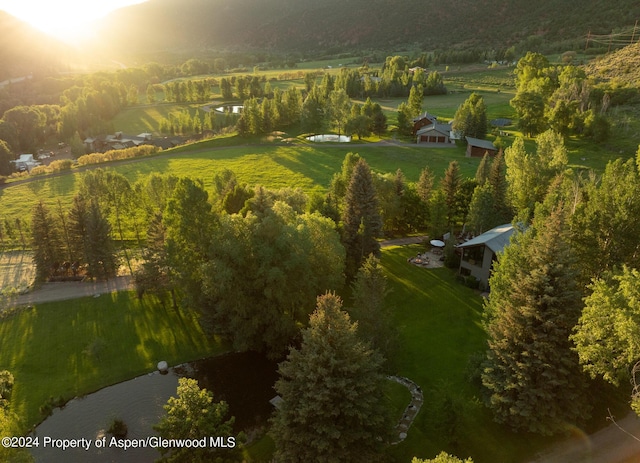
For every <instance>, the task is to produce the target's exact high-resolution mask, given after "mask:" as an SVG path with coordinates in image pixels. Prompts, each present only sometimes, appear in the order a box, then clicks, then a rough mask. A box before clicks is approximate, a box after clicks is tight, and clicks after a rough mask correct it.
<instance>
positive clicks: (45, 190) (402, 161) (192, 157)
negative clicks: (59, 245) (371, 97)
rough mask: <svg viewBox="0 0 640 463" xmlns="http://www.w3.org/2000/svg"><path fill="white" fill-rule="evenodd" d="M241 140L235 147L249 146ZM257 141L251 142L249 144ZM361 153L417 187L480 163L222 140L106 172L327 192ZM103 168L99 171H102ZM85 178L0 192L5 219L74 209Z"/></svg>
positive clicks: (433, 155)
mask: <svg viewBox="0 0 640 463" xmlns="http://www.w3.org/2000/svg"><path fill="white" fill-rule="evenodd" d="M243 141H245V142H246V140H242V139H240V138H238V137H236V138H235V141H225V143H229V144H233V143H235V142H243ZM249 142H251V140H249ZM350 151H351V152H355V153H359V154H360V155H361V156H362V157H364V158H365V159H366V160H367V162H368V163H369V165H370V166H371V168H372V169H373V170H374V171H376V172H380V173H386V172H395V171H396V170H397V169H398V168H400V169H402V171H403V172H404V173H405V175H406V177H407V179H408V180H409V181H411V182H415V181H417V180H418V178H419V176H420V171H421V170H422V169H423V168H424V167H426V166H429V167H430V168H431V169H432V170H433V172H435V174H436V176H438V177H441V176H442V175H443V173H444V171H445V169H446V168H447V166H448V165H449V162H450V161H451V160H453V159H456V160H457V161H458V162H459V163H460V167H461V171H462V174H463V175H465V176H473V175H474V174H475V171H476V169H477V166H478V163H479V159H476V158H474V159H471V158H466V157H465V156H464V148H462V147H457V148H438V149H433V148H431V149H425V148H424V147H419V146H416V145H398V146H380V145H377V144H371V143H369V144H357V142H354V143H352V144H351V145H350V144H340V145H336V144H334V145H321V144H318V145H316V144H312V143H300V144H294V145H274V144H264V145H251V146H225V147H220V146H218V141H217V140H212V141H207V142H202V143H197V144H194V145H190V146H188V147H182V148H178V149H176V150H170V151H167V152H164V153H162V154H160V155H157V156H152V157H148V158H145V159H137V160H135V161H124V162H117V163H112V164H106V165H103V166H102V167H104V168H108V169H114V170H116V171H117V172H120V173H122V174H123V175H124V176H125V177H127V179H128V180H129V181H130V182H131V183H133V182H135V181H137V180H140V179H142V178H144V177H145V176H147V175H149V174H150V173H152V172H160V173H164V174H174V175H178V176H188V177H194V178H199V179H202V180H203V181H204V185H205V187H206V188H207V189H209V190H210V189H211V186H212V184H213V177H214V175H215V174H216V173H218V172H220V171H221V170H222V169H225V168H226V169H231V170H233V171H234V172H235V173H236V175H237V177H238V179H239V180H240V181H241V182H244V183H247V184H249V185H251V186H253V185H257V184H260V185H263V186H265V187H268V188H274V189H277V188H284V187H292V188H296V187H299V188H302V189H303V190H304V191H305V192H307V193H310V192H312V191H324V190H325V189H326V188H327V187H328V186H329V183H330V181H331V177H332V176H333V174H334V173H335V172H338V171H339V170H340V168H341V165H342V161H343V160H344V157H345V155H346V154H347V153H348V152H350ZM97 167H99V166H97ZM81 175H82V174H81V173H78V172H74V171H71V172H69V173H65V174H64V175H61V176H57V177H42V178H37V179H36V180H34V181H32V182H29V183H26V184H22V185H15V186H7V187H5V188H4V189H0V218H9V219H15V218H16V217H22V218H25V211H27V217H26V218H27V219H29V218H30V214H31V210H32V208H33V206H34V205H35V204H36V203H37V202H38V201H40V200H42V201H43V202H44V203H45V204H47V205H48V206H49V207H50V209H51V210H57V207H58V206H57V204H58V200H59V201H60V203H61V204H62V207H63V209H66V208H68V206H69V205H70V204H71V199H72V198H73V195H74V194H75V193H76V192H77V189H78V186H79V183H80V181H81V179H80V176H81Z"/></svg>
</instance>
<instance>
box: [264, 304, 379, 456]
mask: <svg viewBox="0 0 640 463" xmlns="http://www.w3.org/2000/svg"><path fill="white" fill-rule="evenodd" d="M341 306H342V301H341V300H340V298H339V297H338V296H336V295H334V294H326V295H324V296H321V297H319V298H318V306H317V309H316V311H315V312H314V313H313V314H312V315H311V320H310V324H309V328H307V329H306V330H304V331H303V332H302V344H301V346H300V348H299V349H292V350H291V353H290V354H289V356H288V357H287V360H286V361H284V362H283V363H281V364H280V367H279V372H280V376H281V377H280V379H279V380H278V381H277V382H276V386H275V389H276V391H277V392H278V394H279V395H280V396H281V397H282V402H281V405H280V408H279V409H278V411H277V413H276V416H275V418H274V422H273V427H272V431H271V432H272V435H273V438H274V440H275V442H276V454H275V461H278V462H300V461H313V462H317V463H323V462H327V463H328V462H338V461H340V462H343V461H344V462H353V463H355V462H372V461H379V460H381V459H382V448H381V447H382V445H383V442H385V441H386V439H387V437H388V436H389V430H390V426H389V419H388V414H387V412H386V409H385V408H384V407H385V406H384V401H381V400H380V397H382V396H383V395H384V393H383V382H384V381H385V379H384V376H383V375H382V373H381V362H382V359H381V358H380V356H379V355H378V354H377V353H376V352H375V351H373V350H371V348H370V347H369V346H368V345H367V344H365V343H363V342H362V341H361V340H360V338H359V337H358V335H357V332H356V328H357V325H356V324H354V323H351V321H350V319H349V315H348V314H347V313H346V312H343V311H342V310H341Z"/></svg>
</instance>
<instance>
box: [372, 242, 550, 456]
mask: <svg viewBox="0 0 640 463" xmlns="http://www.w3.org/2000/svg"><path fill="white" fill-rule="evenodd" d="M422 249H424V247H423V246H420V245H412V246H405V247H395V248H387V249H385V250H384V251H383V254H382V264H383V266H384V268H385V270H386V273H387V277H388V278H389V283H390V289H391V293H390V295H389V303H390V304H391V306H392V307H394V308H395V322H396V325H397V327H398V329H399V331H400V352H399V354H398V359H397V362H396V363H397V369H398V374H400V375H402V376H406V377H408V378H410V379H411V380H413V381H415V382H416V383H417V384H419V385H420V386H421V388H422V390H423V394H424V397H425V403H424V405H423V407H422V409H421V411H420V413H419V414H418V416H417V418H416V421H415V422H414V424H413V426H412V427H411V429H410V430H409V433H408V437H407V439H406V440H405V441H404V442H403V443H401V444H399V445H397V446H394V447H393V448H392V449H391V453H392V455H393V456H394V458H395V460H396V461H400V462H408V461H411V458H412V457H413V456H418V457H420V458H433V457H434V456H435V455H436V454H437V453H439V452H440V451H441V450H446V451H448V452H450V453H453V454H456V455H458V456H459V457H465V458H466V457H468V456H472V457H473V459H474V462H475V463H490V462H496V461H499V462H502V463H509V462H514V463H515V462H520V461H522V460H523V459H524V457H526V456H527V455H530V454H532V453H534V452H535V451H536V450H539V449H540V446H542V445H544V444H546V443H548V442H550V441H549V440H548V439H543V438H540V437H537V436H531V435H525V434H517V435H516V434H513V433H511V432H510V431H509V430H507V429H505V428H504V427H502V426H498V425H497V424H495V423H494V422H493V421H492V417H491V414H490V412H489V411H488V410H487V409H486V408H485V407H484V405H483V404H482V401H481V399H480V392H479V389H478V386H477V385H475V384H473V383H472V382H471V381H470V380H469V379H468V376H469V367H468V362H469V357H470V355H472V354H474V353H476V352H479V351H483V350H484V349H485V348H486V343H485V339H486V338H485V333H484V330H483V328H482V326H481V313H482V298H481V297H480V295H479V294H477V293H476V292H474V291H472V290H470V289H468V288H466V287H464V286H462V285H460V284H459V283H458V282H456V281H455V277H454V273H453V272H451V271H450V270H448V269H444V268H443V269H432V270H428V269H423V268H419V267H416V266H413V265H410V264H408V263H407V258H408V257H411V256H415V255H416V253H418V252H419V251H421V250H422Z"/></svg>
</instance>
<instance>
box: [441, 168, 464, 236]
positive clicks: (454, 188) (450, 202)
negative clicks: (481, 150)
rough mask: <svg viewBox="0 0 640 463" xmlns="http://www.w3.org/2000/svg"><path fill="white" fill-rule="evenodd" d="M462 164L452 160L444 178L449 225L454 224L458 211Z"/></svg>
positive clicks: (443, 185)
mask: <svg viewBox="0 0 640 463" xmlns="http://www.w3.org/2000/svg"><path fill="white" fill-rule="evenodd" d="M460 184H461V178H460V165H459V164H458V161H451V162H450V163H449V167H447V170H445V172H444V177H443V178H442V191H443V192H444V196H445V202H446V204H447V220H448V221H449V226H450V227H451V226H453V225H454V222H455V220H456V216H457V212H458V201H457V196H458V190H459V189H460Z"/></svg>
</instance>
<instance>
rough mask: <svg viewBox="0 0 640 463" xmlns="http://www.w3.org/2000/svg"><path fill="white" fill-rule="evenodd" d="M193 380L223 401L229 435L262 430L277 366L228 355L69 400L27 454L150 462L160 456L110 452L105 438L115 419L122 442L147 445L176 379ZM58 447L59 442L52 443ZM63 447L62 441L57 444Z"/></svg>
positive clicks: (43, 458) (67, 461)
mask: <svg viewBox="0 0 640 463" xmlns="http://www.w3.org/2000/svg"><path fill="white" fill-rule="evenodd" d="M184 376H186V377H190V378H196V379H197V380H198V383H199V385H200V387H203V388H206V389H208V390H210V391H212V392H213V395H214V401H215V402H219V401H220V400H225V401H226V402H227V403H228V404H229V409H230V415H233V416H235V417H236V421H235V426H234V432H235V433H238V432H239V431H241V430H245V431H251V430H255V429H257V428H260V427H262V426H264V425H265V424H266V423H267V420H268V419H269V417H270V416H271V412H272V411H273V407H272V405H271V404H270V403H269V400H270V399H272V398H273V397H274V396H275V392H274V390H273V385H274V383H275V381H276V379H277V363H275V362H271V361H268V360H267V359H266V358H264V357H263V356H262V355H260V354H257V353H254V352H243V353H233V354H226V355H221V356H216V357H212V358H209V359H204V360H199V361H196V362H191V363H188V364H184V365H180V366H178V367H174V368H171V369H170V370H169V373H168V374H166V375H162V374H160V373H159V372H154V373H150V374H147V375H144V376H140V377H138V378H134V379H132V380H129V381H125V382H123V383H119V384H116V385H113V386H109V387H106V388H104V389H101V390H99V391H97V392H94V393H92V394H89V395H87V396H85V397H82V398H77V399H73V400H71V401H70V402H69V403H67V405H66V406H65V407H64V408H62V409H56V410H55V411H54V412H53V414H52V415H51V416H50V417H49V418H47V419H46V420H45V421H44V422H42V424H40V425H39V426H38V427H37V428H36V430H35V432H34V434H33V436H37V437H38V438H39V443H40V446H39V447H37V448H33V449H32V451H31V453H32V455H33V456H34V458H35V461H36V462H43V463H44V462H47V463H49V462H51V463H57V462H60V463H62V462H64V463H74V462H86V461H91V462H105V463H106V462H118V463H120V462H123V463H128V462H136V463H146V462H149V463H151V462H154V461H155V460H156V459H158V458H159V457H160V453H159V452H158V451H157V450H155V449H154V448H129V449H127V450H126V451H125V450H124V449H122V448H117V447H109V446H108V445H109V442H110V438H111V436H109V435H106V434H105V430H106V429H107V428H108V427H109V425H110V423H111V421H112V420H113V419H114V418H118V419H121V420H123V421H124V422H125V423H126V424H127V426H128V434H127V439H146V438H148V437H149V436H153V435H156V433H155V432H154V431H153V425H155V424H156V423H157V422H158V421H159V420H160V418H161V416H162V415H163V414H164V409H163V405H164V404H166V402H167V400H168V399H169V397H171V396H175V395H176V388H177V386H178V378H180V377H184ZM105 435H106V437H107V439H106V442H107V447H106V448H96V445H95V444H96V441H97V440H99V439H101V438H102V437H103V436H105ZM45 438H51V439H69V440H73V441H75V442H78V443H80V444H82V442H81V439H85V440H86V441H88V442H89V450H85V449H84V448H67V449H66V450H62V449H60V448H55V447H53V446H52V445H53V442H52V441H49V445H47V446H46V447H45V446H44V445H43V442H44V439H45ZM56 443H58V442H56ZM59 443H60V444H62V441H60V442H59Z"/></svg>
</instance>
